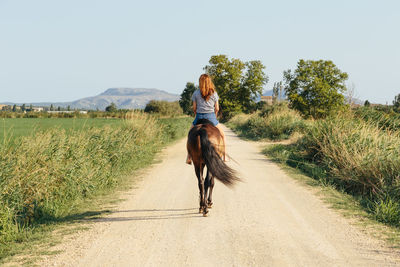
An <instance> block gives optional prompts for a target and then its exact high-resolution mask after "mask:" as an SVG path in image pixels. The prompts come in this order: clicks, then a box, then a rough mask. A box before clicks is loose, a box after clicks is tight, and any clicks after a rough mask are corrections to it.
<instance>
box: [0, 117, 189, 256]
mask: <svg viewBox="0 0 400 267" xmlns="http://www.w3.org/2000/svg"><path fill="white" fill-rule="evenodd" d="M55 121H56V120H55ZM190 121H191V118H188V117H180V118H173V119H172V118H158V117H157V116H153V115H149V114H146V113H143V112H132V113H126V115H125V119H124V120H121V121H120V122H118V123H114V124H111V125H107V124H104V125H97V126H90V127H85V128H81V129H77V130H73V131H71V130H67V129H63V128H61V127H55V128H54V127H50V128H48V129H43V130H39V131H37V132H35V133H33V134H30V135H27V136H20V137H18V138H15V139H14V140H13V142H8V141H7V140H6V139H3V140H5V141H4V142H2V143H1V144H0V177H1V179H0V259H1V258H3V257H5V256H7V255H10V254H12V253H13V246H14V245H15V244H17V243H21V242H24V241H27V240H29V238H30V237H31V236H32V235H33V234H34V233H35V232H37V231H40V230H41V229H42V228H43V227H46V225H48V224H54V223H57V222H61V221H63V220H64V218H67V217H70V216H73V215H74V213H75V212H76V209H75V208H76V206H77V205H78V203H82V201H85V199H88V198H91V197H92V196H94V195H96V194H97V193H98V192H104V191H106V192H112V189H113V188H115V187H116V186H117V185H118V184H119V183H121V182H122V181H123V180H124V179H125V178H126V177H127V175H130V174H132V172H133V171H134V170H137V169H139V168H142V167H144V166H146V165H148V164H150V163H151V162H152V160H153V158H154V155H155V154H156V153H157V152H158V151H160V149H161V148H162V147H163V146H165V145H166V144H168V143H170V142H171V141H174V140H176V139H178V138H181V137H183V136H184V135H185V134H187V130H188V128H189V126H190ZM89 124H90V123H89Z"/></svg>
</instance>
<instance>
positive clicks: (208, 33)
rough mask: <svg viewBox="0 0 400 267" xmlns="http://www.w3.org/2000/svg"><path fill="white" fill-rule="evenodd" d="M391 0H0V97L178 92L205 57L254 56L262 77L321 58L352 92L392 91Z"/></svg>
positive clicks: (396, 27)
mask: <svg viewBox="0 0 400 267" xmlns="http://www.w3.org/2000/svg"><path fill="white" fill-rule="evenodd" d="M399 14H400V1H397V0H393V1H385V0H382V1H367V0H364V1H361V0H359V1H355V0H353V1H350V0H347V1H344V0H336V1H321V0H319V1H317V0H315V1H307V0H303V1H296V0H293V1H266V0H259V1H255V0H247V1H242V0H241V1H233V0H214V1H210V0H202V1H193V0H181V1H176V0H169V1H164V0H159V1H155V0H149V1H132V0H125V1H124V0H113V1H111V0H108V1H102V0H84V1H83V0H80V1H78V0H68V1H54V0H35V1H32V0H0V102H4V101H12V102H33V101H54V102H56V101H71V100H76V99H78V98H81V97H86V96H93V95H97V94H99V93H101V92H102V91H104V90H106V89H107V88H110V87H145V88H158V89H163V90H166V91H168V92H172V93H178V94H180V93H181V92H182V90H183V88H184V87H185V84H186V82H188V81H192V82H195V83H197V80H198V77H199V75H200V74H201V73H202V69H203V67H204V66H205V65H206V64H207V62H208V60H209V58H210V56H211V55H215V54H226V55H228V56H229V57H234V58H240V59H242V60H244V61H246V60H253V59H257V60H261V61H262V62H263V63H264V65H266V67H267V69H266V73H267V74H268V76H269V78H270V81H269V83H268V84H267V86H266V88H265V89H266V90H267V89H270V88H272V85H273V83H274V82H275V81H280V80H282V72H283V71H284V70H286V69H289V68H290V69H293V68H295V66H296V63H297V61H298V60H299V59H302V58H303V59H329V60H332V61H333V62H334V63H335V64H336V65H337V66H338V67H339V68H340V69H341V70H342V71H346V72H347V73H348V74H349V84H350V83H354V84H355V88H356V96H357V97H359V98H361V99H363V100H365V99H369V100H370V101H371V102H379V103H386V101H387V102H389V103H391V101H392V100H393V99H394V96H395V95H396V94H399V93H400V79H399V78H400V15H399Z"/></svg>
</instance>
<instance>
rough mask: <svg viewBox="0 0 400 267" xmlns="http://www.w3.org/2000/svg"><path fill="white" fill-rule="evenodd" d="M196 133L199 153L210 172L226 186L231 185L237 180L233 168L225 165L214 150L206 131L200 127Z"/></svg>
mask: <svg viewBox="0 0 400 267" xmlns="http://www.w3.org/2000/svg"><path fill="white" fill-rule="evenodd" d="M198 134H199V136H200V145H201V153H202V154H203V159H204V162H205V163H206V166H207V169H208V170H209V171H210V172H211V174H212V175H213V176H214V177H215V178H217V179H218V180H219V181H221V182H222V183H223V184H225V185H226V186H232V185H233V184H234V183H235V182H236V181H239V178H238V177H237V176H236V172H235V170H233V169H232V168H230V167H229V166H228V165H226V164H225V162H224V161H223V160H222V159H221V158H220V156H219V155H218V153H217V151H215V149H214V147H213V145H212V144H211V142H210V140H208V134H207V131H206V130H205V129H203V128H200V129H199V131H198Z"/></svg>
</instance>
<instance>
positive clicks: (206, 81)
mask: <svg viewBox="0 0 400 267" xmlns="http://www.w3.org/2000/svg"><path fill="white" fill-rule="evenodd" d="M199 87H200V93H201V96H202V97H203V98H204V100H206V101H208V99H210V96H211V95H212V94H214V92H215V86H214V84H213V82H212V80H211V77H210V75H208V74H202V75H201V76H200V79H199Z"/></svg>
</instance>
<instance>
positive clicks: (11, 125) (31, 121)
mask: <svg viewBox="0 0 400 267" xmlns="http://www.w3.org/2000/svg"><path fill="white" fill-rule="evenodd" d="M122 122H123V120H121V119H114V118H111V119H106V118H95V119H91V118H13V119H11V118H2V119H0V142H1V143H4V137H6V139H7V140H10V139H11V140H12V139H15V138H18V137H21V136H29V135H34V134H35V133H36V132H40V131H44V130H47V129H50V128H59V129H64V130H67V131H71V130H75V131H76V130H83V129H88V128H91V127H97V128H100V127H103V126H105V125H109V126H111V127H112V126H118V125H121V123H122Z"/></svg>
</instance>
